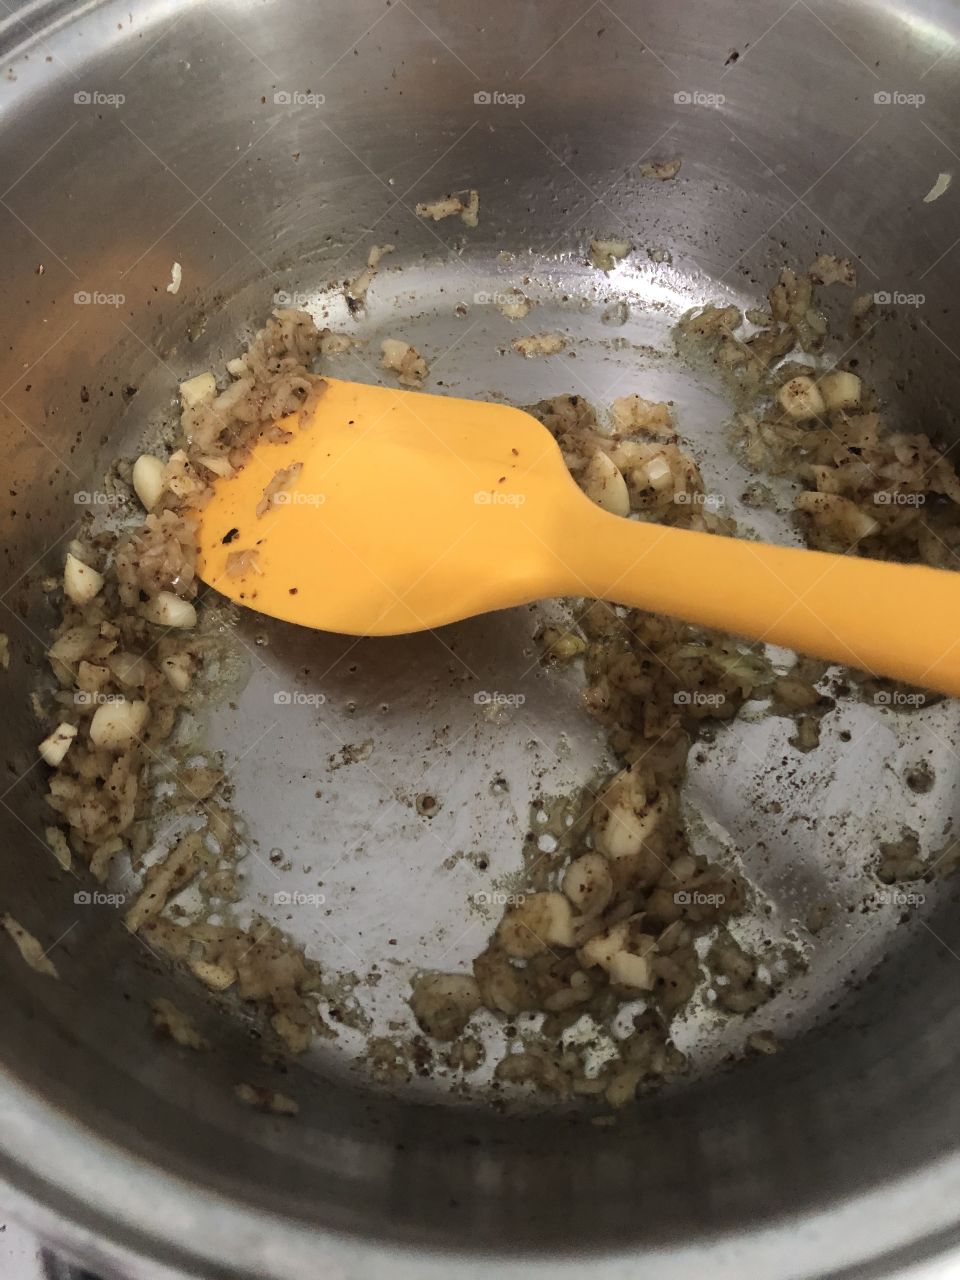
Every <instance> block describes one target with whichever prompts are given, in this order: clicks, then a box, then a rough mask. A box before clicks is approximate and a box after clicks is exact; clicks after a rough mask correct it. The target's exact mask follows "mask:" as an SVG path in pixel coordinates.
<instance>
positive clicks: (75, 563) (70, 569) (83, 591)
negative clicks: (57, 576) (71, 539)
mask: <svg viewBox="0 0 960 1280" xmlns="http://www.w3.org/2000/svg"><path fill="white" fill-rule="evenodd" d="M102 586H103V574H102V573H98V572H97V571H96V569H91V568H90V566H89V565H88V564H84V563H83V561H82V560H78V559H77V557H76V556H75V555H74V554H73V553H72V552H69V551H68V552H67V561H66V564H65V565H64V567H63V590H64V593H65V594H66V596H67V598H68V599H69V600H72V601H73V603H74V604H89V603H90V601H91V600H92V599H93V598H94V597H95V596H96V595H97V594H98V592H99V591H100V589H101V588H102Z"/></svg>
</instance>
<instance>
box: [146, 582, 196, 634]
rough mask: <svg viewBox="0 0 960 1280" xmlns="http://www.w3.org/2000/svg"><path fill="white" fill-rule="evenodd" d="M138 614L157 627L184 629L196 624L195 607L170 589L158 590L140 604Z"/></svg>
mask: <svg viewBox="0 0 960 1280" xmlns="http://www.w3.org/2000/svg"><path fill="white" fill-rule="evenodd" d="M140 616H141V617H142V618H146V620H147V622H154V623H156V625H157V626H158V627H181V628H183V629H184V630H185V629H187V628H188V627H195V626H196V625H197V611H196V609H195V608H194V607H193V605H192V604H191V603H190V601H189V600H181V598H180V597H179V596H175V595H174V594H173V592H172V591H160V592H158V593H157V595H156V596H154V598H153V599H152V600H148V601H147V603H146V604H143V605H141V606H140Z"/></svg>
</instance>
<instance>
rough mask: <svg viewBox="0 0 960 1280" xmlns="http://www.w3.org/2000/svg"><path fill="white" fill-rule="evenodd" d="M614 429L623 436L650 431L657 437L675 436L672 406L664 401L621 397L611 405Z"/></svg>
mask: <svg viewBox="0 0 960 1280" xmlns="http://www.w3.org/2000/svg"><path fill="white" fill-rule="evenodd" d="M610 416H611V417H612V418H613V428H614V430H615V431H617V432H618V433H619V434H621V435H626V434H628V433H631V432H634V431H648V432H649V433H650V434H651V435H655V436H672V435H673V434H674V428H673V418H672V417H671V414H670V406H669V405H668V404H667V403H666V402H665V401H663V400H644V398H643V396H640V395H636V394H634V395H630V396H620V398H619V399H618V400H614V401H613V403H612V404H611V405H610Z"/></svg>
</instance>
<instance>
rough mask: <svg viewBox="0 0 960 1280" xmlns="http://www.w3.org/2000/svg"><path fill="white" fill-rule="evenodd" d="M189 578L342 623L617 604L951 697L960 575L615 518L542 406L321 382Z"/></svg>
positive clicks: (959, 641) (232, 497) (220, 508)
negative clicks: (576, 599)
mask: <svg viewBox="0 0 960 1280" xmlns="http://www.w3.org/2000/svg"><path fill="white" fill-rule="evenodd" d="M290 468H293V470H292V471H291V470H290ZM278 473H282V474H279V475H278ZM244 553H247V554H244ZM250 553H255V554H250ZM200 573H201V576H202V577H203V579H204V581H205V582H207V583H208V584H209V585H210V586H212V587H215V588H216V589H217V591H220V592H221V593H222V594H223V595H225V596H228V597H229V598H230V599H232V600H234V601H236V602H237V603H238V604H242V605H245V606H247V607H248V608H251V609H256V610H258V611H259V612H261V613H266V614H270V615H271V616H273V617H275V618H282V619H284V620H285V621H287V622H296V623H299V624H301V625H302V626H307V627H316V628H320V629H321V630H324V631H337V632H344V633H347V634H350V635H371V636H372V635H396V634H399V633H403V632H409V631H421V630H426V629H429V628H432V627H438V626H441V625H443V624H444V623H448V622H453V621H455V620H457V619H460V618H468V617H471V616H473V615H475V614H480V613H486V612H488V611H489V610H492V609H504V608H507V607H508V606H510V605H518V604H524V603H527V602H529V601H532V600H538V599H542V598H545V597H553V596H588V597H594V598H598V599H605V600H613V601H617V602H618V603H621V604H627V605H633V606H636V607H639V608H642V609H649V610H651V611H653V612H656V613H664V614H670V615H672V616H673V617H676V618H682V619H685V620H686V621H688V622H693V623H700V624H702V625H704V626H707V627H715V628H718V629H720V630H723V631H728V632H732V633H733V634H735V635H740V636H744V637H748V638H750V639H753V640H766V641H769V642H770V643H774V644H778V645H783V646H785V647H787V648H789V649H794V650H797V651H798V652H801V653H806V654H811V655H814V656H817V657H820V658H826V659H831V660H834V661H836V662H840V663H843V664H845V665H849V666H853V667H859V668H861V669H863V670H865V671H869V672H871V673H874V674H877V675H884V676H892V677H895V678H897V679H901V680H906V681H909V682H911V683H913V684H918V685H925V686H927V687H929V688H932V689H937V690H939V691H941V692H944V693H948V694H954V695H960V575H958V574H954V573H950V572H947V571H945V570H939V569H927V568H921V567H917V566H907V565H900V564H891V563H886V562H879V561H875V560H865V559H860V558H857V557H855V556H852V555H829V554H826V553H824V552H820V551H805V550H800V549H796V548H788V547H778V546H768V545H766V544H763V543H758V542H748V541H741V540H739V539H734V538H727V537H718V536H716V535H713V534H709V533H696V532H690V531H688V530H684V529H674V528H668V527H663V526H661V525H655V524H647V523H642V522H639V521H635V520H627V519H623V518H622V517H619V516H615V515H610V514H608V513H607V512H605V511H603V510H602V509H601V508H600V507H598V506H596V505H595V504H594V503H593V502H591V501H590V499H588V498H587V497H586V496H585V495H584V494H583V493H581V491H580V490H579V489H578V487H577V485H576V483H575V482H574V480H573V479H572V477H571V476H570V474H569V472H568V471H567V469H566V467H565V465H564V462H563V458H562V456H561V453H560V449H559V448H558V446H557V444H556V442H555V441H554V440H553V438H552V436H551V435H550V434H549V432H548V431H547V430H546V428H545V427H543V426H542V425H541V424H540V423H539V422H537V421H536V419H534V418H532V417H530V415H529V414H526V413H524V412H523V411H522V410H520V409H513V408H508V407H505V406H502V405H497V404H488V403H482V402H478V401H473V400H459V399H453V398H450V397H446V396H431V395H424V394H421V393H418V392H413V391H402V390H391V389H386V388H382V387H373V386H365V385H361V384H359V383H353V382H341V381H336V380H334V379H329V380H328V382H327V385H326V388H325V390H324V393H323V394H322V395H321V396H320V398H319V400H318V401H317V403H316V406H315V408H313V409H312V410H311V411H310V414H309V416H308V420H307V422H306V425H304V426H303V427H302V428H297V427H293V428H292V438H291V439H289V440H288V441H286V442H284V443H277V442H269V443H268V442H266V441H263V440H261V441H260V442H259V443H258V444H257V445H256V446H255V447H254V450H253V452H252V454H251V456H250V459H249V461H248V462H247V464H246V465H245V466H244V468H243V469H242V470H241V471H239V472H238V473H237V474H235V475H233V476H231V477H229V478H226V479H221V480H218V481H217V482H216V484H215V488H214V493H213V497H212V498H211V500H210V502H209V503H208V505H207V506H206V507H205V508H204V510H203V513H202V519H201V530H200Z"/></svg>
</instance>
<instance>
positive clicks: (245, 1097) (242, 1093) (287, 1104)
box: [234, 1084, 300, 1116]
mask: <svg viewBox="0 0 960 1280" xmlns="http://www.w3.org/2000/svg"><path fill="white" fill-rule="evenodd" d="M234 1093H235V1094H236V1095H237V1097H238V1098H239V1099H240V1101H241V1102H245V1103H246V1104H247V1106H248V1107H255V1108H256V1109H257V1110H258V1111H269V1112H270V1113H271V1115H275V1116H295V1115H297V1114H298V1112H299V1111H300V1107H299V1105H298V1104H297V1103H296V1102H295V1101H294V1100H293V1098H289V1097H288V1096H287V1095H286V1094H285V1093H277V1092H276V1090H274V1089H259V1088H257V1087H256V1086H254V1085H252V1084H238V1085H237V1086H236V1088H235V1089H234Z"/></svg>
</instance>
